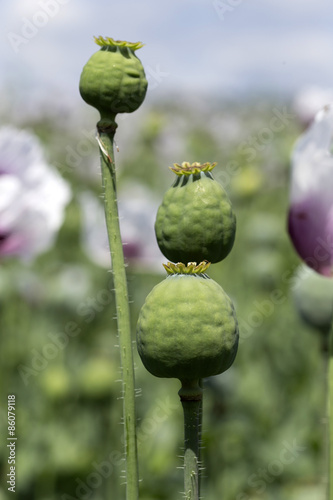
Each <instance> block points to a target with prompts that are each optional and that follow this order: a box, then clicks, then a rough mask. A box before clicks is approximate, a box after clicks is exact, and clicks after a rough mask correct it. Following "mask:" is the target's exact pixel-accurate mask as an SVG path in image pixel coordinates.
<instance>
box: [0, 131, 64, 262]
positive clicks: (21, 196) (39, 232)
mask: <svg viewBox="0 0 333 500" xmlns="http://www.w3.org/2000/svg"><path fill="white" fill-rule="evenodd" d="M70 198H71V190H70V188H69V186H68V184H67V182H66V181H65V180H64V179H62V178H61V176H60V175H59V174H58V172H57V171H56V170H55V169H54V168H52V167H51V166H50V165H48V164H47V162H46V160H45V158H44V154H43V150H42V147H41V145H40V142H39V140H38V138H37V137H36V136H35V135H33V134H32V133H30V132H27V131H24V130H18V129H16V128H14V127H3V128H1V129H0V258H3V257H5V256H16V257H18V258H20V259H21V260H22V261H31V260H32V259H33V258H34V257H36V256H37V255H39V254H40V253H42V252H45V251H46V250H48V249H49V248H50V247H51V246H52V244H53V243H54V239H55V237H56V234H57V232H58V230H59V228H60V226H61V224H62V222H63V220H64V209H65V206H66V205H67V203H68V202H69V200H70Z"/></svg>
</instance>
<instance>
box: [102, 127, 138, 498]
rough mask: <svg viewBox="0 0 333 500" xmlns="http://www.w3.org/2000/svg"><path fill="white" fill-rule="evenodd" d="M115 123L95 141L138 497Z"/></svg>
mask: <svg viewBox="0 0 333 500" xmlns="http://www.w3.org/2000/svg"><path fill="white" fill-rule="evenodd" d="M116 127H117V125H116V123H115V122H112V121H110V122H106V123H105V120H103V121H102V120H101V121H100V122H99V123H98V124H97V140H98V143H99V147H100V154H101V168H102V179H103V186H104V202H105V217H106V225H107V230H108V237H109V244H110V253H111V260H112V273H113V282H114V289H115V299H116V308H117V324H118V336H119V346H120V357H121V366H122V391H123V402H124V423H125V431H124V432H125V458H126V498H127V500H137V499H138V498H139V473H138V459H137V441H136V416H135V399H134V398H135V382H134V363H133V351H132V337H131V326H130V315H129V304H128V291H127V280H126V272H125V262H124V253H123V246H122V241H121V236H120V227H119V216H118V204H117V191H116V172H115V163H114V153H113V141H114V135H115V130H116Z"/></svg>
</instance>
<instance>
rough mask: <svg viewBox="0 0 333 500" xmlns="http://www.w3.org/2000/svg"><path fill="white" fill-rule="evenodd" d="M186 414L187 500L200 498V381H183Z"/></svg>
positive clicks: (181, 393) (183, 405) (185, 485)
mask: <svg viewBox="0 0 333 500" xmlns="http://www.w3.org/2000/svg"><path fill="white" fill-rule="evenodd" d="M178 394H179V397H180V401H181V403H182V407H183V412H184V488H185V490H184V493H185V499H186V500H199V498H200V467H201V466H200V446H201V426H202V388H201V380H199V381H182V387H181V389H180V391H179V393H178Z"/></svg>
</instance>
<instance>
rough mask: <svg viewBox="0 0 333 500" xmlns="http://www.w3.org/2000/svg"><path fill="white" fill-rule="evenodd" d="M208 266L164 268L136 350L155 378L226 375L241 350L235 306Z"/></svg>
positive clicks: (145, 312) (139, 329) (145, 311)
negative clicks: (225, 372)
mask: <svg viewBox="0 0 333 500" xmlns="http://www.w3.org/2000/svg"><path fill="white" fill-rule="evenodd" d="M208 266H209V263H207V262H202V263H201V264H199V265H198V266H196V264H195V263H189V264H188V266H185V265H184V264H181V263H178V264H171V263H169V264H168V265H166V266H164V267H165V268H166V270H167V272H168V273H169V276H167V278H166V279H165V280H164V281H162V282H161V283H159V284H158V285H156V286H155V287H154V288H153V290H152V291H151V292H150V294H149V295H148V296H147V298H146V301H145V303H144V305H143V307H142V309H141V311H140V314H139V319H138V323H137V348H138V352H139V355H140V357H141V360H142V362H143V364H144V366H145V367H146V369H147V370H148V371H149V372H150V373H151V374H153V375H155V376H156V377H165V378H178V379H179V380H181V381H182V382H183V381H189V380H190V381H191V380H192V381H193V380H198V379H201V378H205V377H210V376H212V375H218V374H219V373H222V372H224V371H225V370H227V369H228V368H229V367H230V366H231V365H232V363H233V361H234V359H235V356H236V353H237V347H238V324H237V319H236V315H235V311H234V307H233V304H232V302H231V300H230V298H229V297H228V295H227V294H226V293H225V292H224V290H223V289H222V288H221V287H220V285H218V284H217V283H216V282H215V281H213V280H212V279H210V278H209V277H208V276H207V275H206V274H205V271H206V269H207V267H208Z"/></svg>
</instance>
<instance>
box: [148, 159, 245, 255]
mask: <svg viewBox="0 0 333 500" xmlns="http://www.w3.org/2000/svg"><path fill="white" fill-rule="evenodd" d="M215 165H216V164H214V163H213V164H210V163H205V164H203V165H200V164H199V163H193V164H189V163H187V162H184V163H183V164H182V165H178V164H175V165H174V168H172V170H173V171H174V172H175V173H176V174H177V179H176V181H175V183H174V184H173V186H172V187H171V188H170V189H169V190H168V191H167V192H166V194H165V195H164V198H163V200H162V204H161V205H160V207H159V209H158V211H157V216H156V222H155V234H156V239H157V243H158V245H159V248H160V250H161V252H162V253H163V255H164V256H165V257H166V258H167V259H168V260H170V261H172V262H193V261H195V262H201V261H202V260H208V261H209V262H212V263H214V262H219V261H221V260H223V259H224V258H225V257H226V256H227V255H228V253H229V252H230V250H231V249H232V247H233V244H234V240H235V232H236V217H235V214H234V212H233V210H232V206H231V203H230V200H229V198H228V196H227V193H226V192H225V190H224V189H223V187H222V186H221V185H220V184H219V183H218V182H217V181H215V179H214V178H213V175H212V173H211V170H212V169H213V168H214V167H215Z"/></svg>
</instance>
